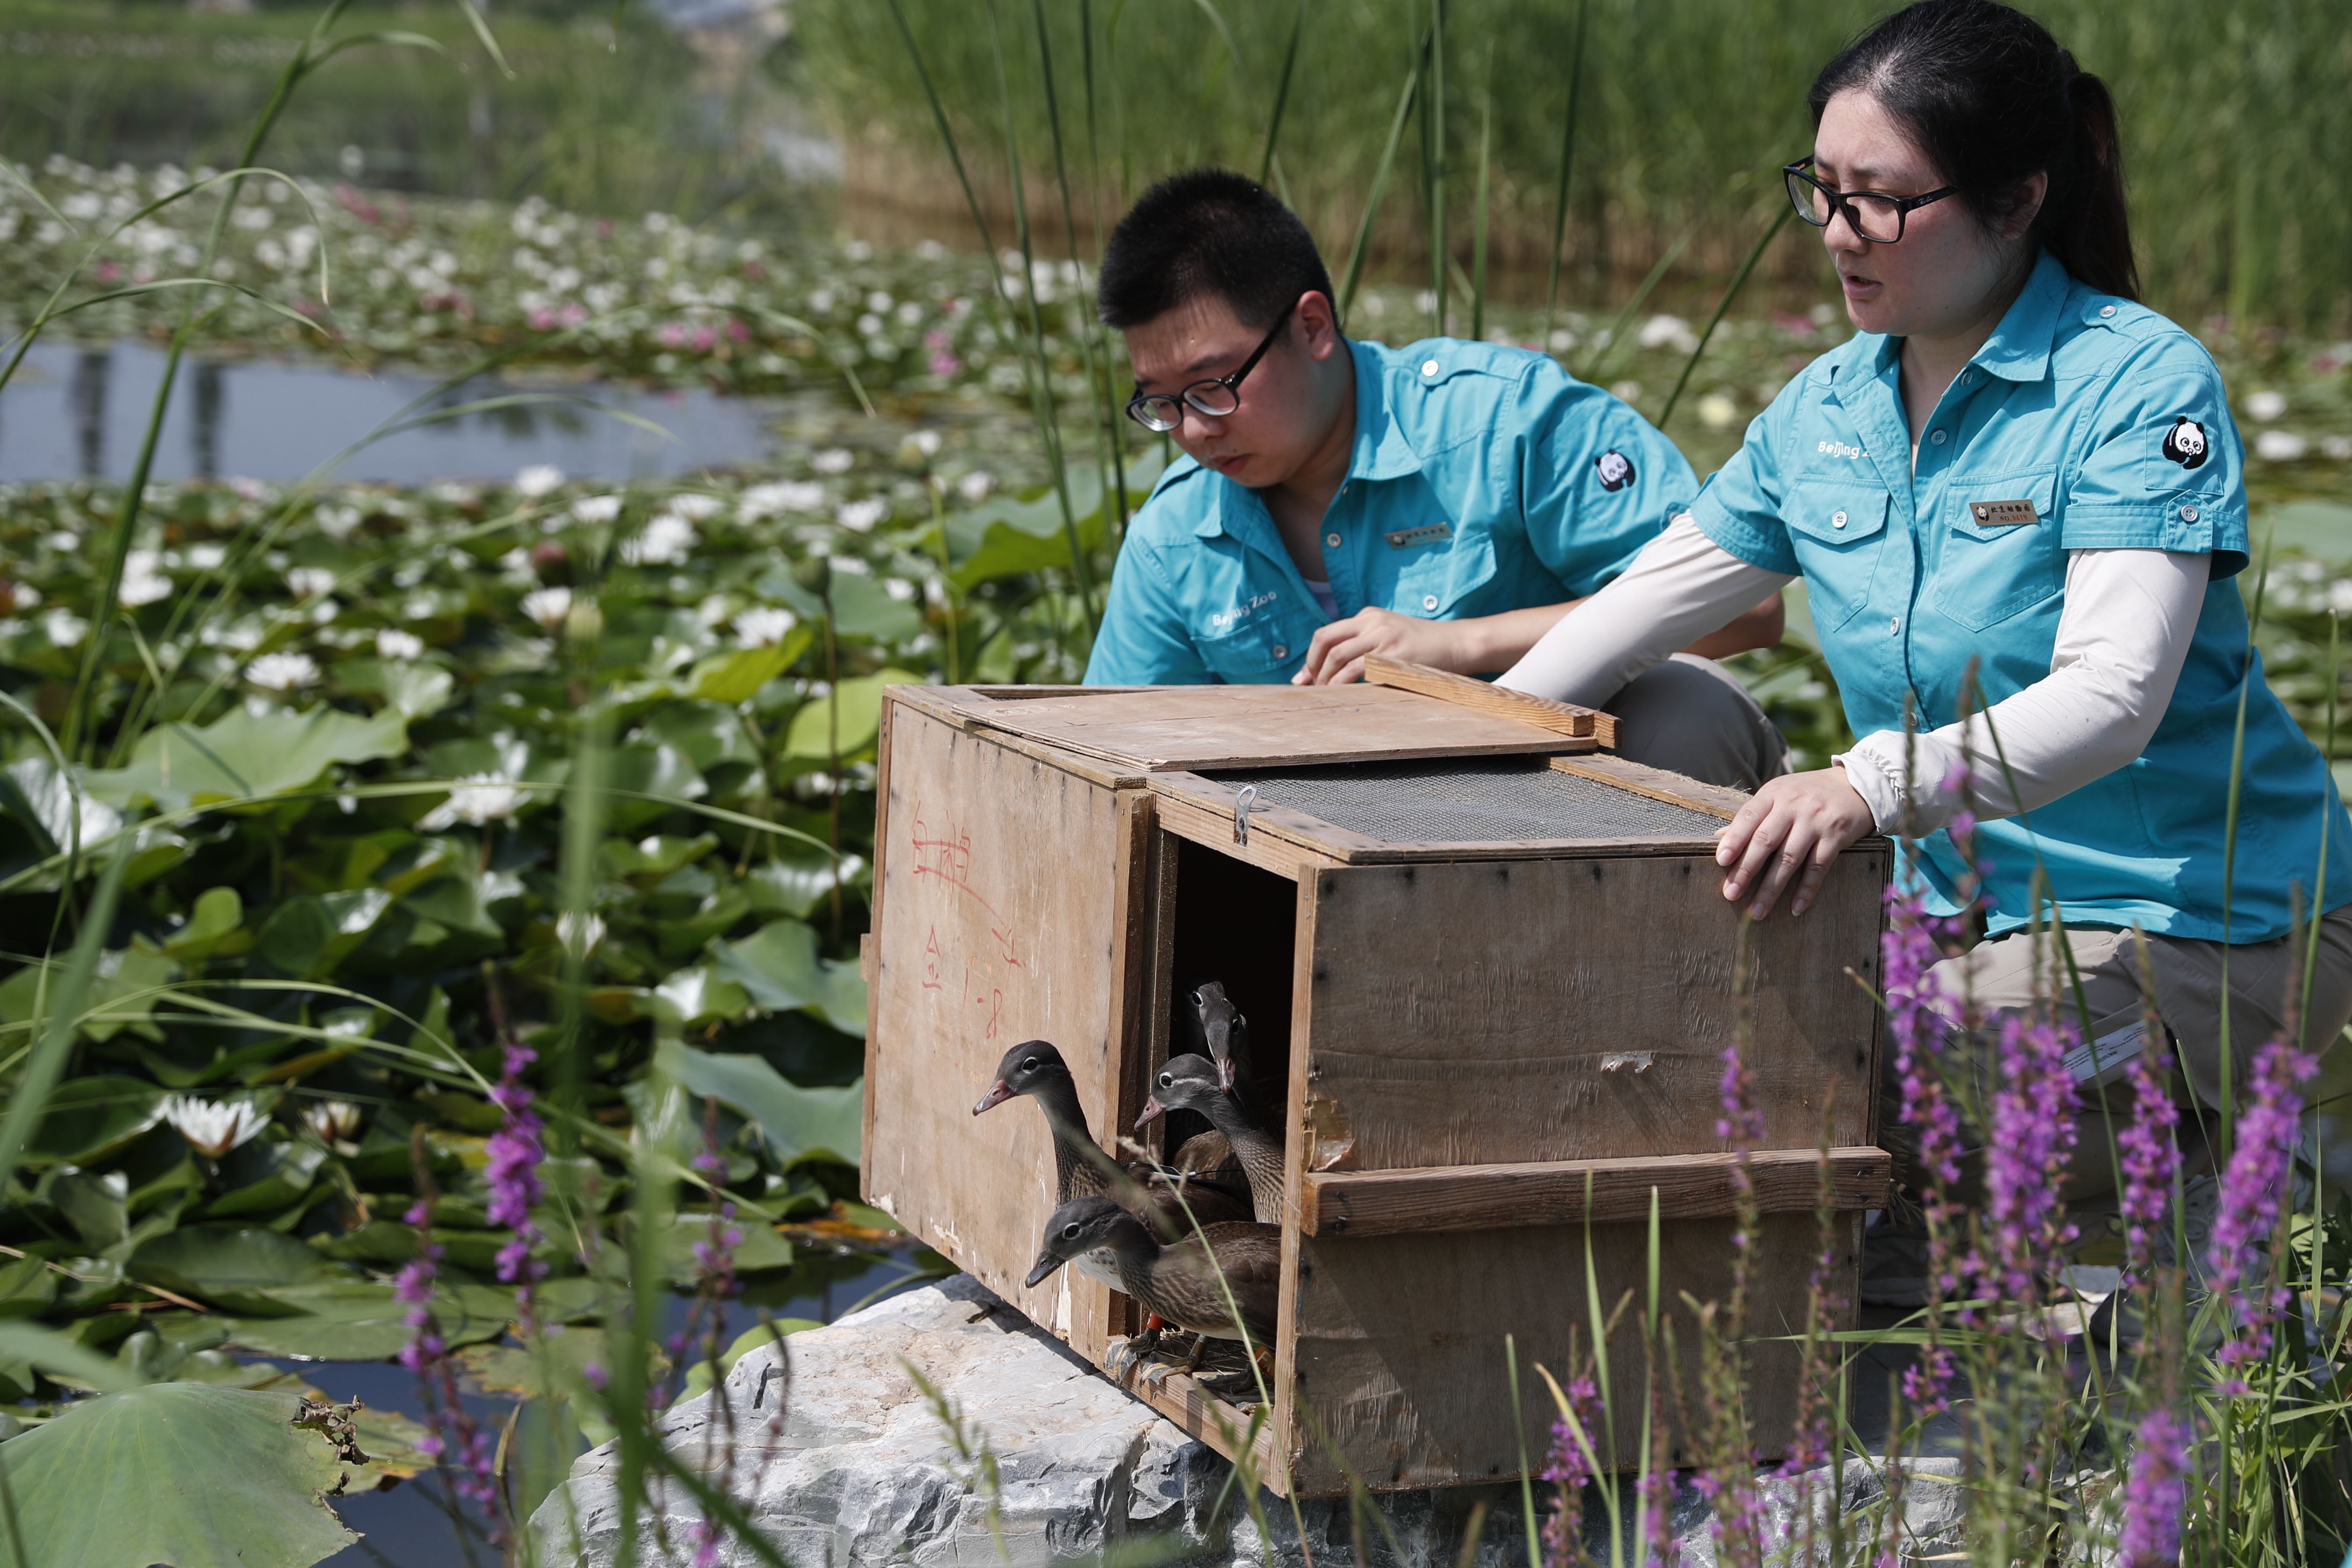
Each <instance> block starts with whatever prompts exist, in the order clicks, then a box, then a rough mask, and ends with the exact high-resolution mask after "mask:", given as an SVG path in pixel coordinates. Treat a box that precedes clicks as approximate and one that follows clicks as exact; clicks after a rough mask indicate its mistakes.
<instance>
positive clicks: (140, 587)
mask: <svg viewBox="0 0 2352 1568" xmlns="http://www.w3.org/2000/svg"><path fill="white" fill-rule="evenodd" d="M161 565H162V558H161V557H160V556H158V555H157V554H156V553H155V552H153V551H152V550H134V551H132V552H131V553H130V554H128V555H126V556H124V557H123V558H122V587H121V591H120V594H119V595H118V596H119V597H120V598H121V601H122V602H123V603H124V604H126V605H132V606H137V605H152V604H154V603H155V602H157V601H158V600H161V599H168V598H170V597H171V596H172V580H171V579H170V578H169V577H166V576H164V575H163V572H162V570H161Z"/></svg>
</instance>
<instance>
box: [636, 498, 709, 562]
mask: <svg viewBox="0 0 2352 1568" xmlns="http://www.w3.org/2000/svg"><path fill="white" fill-rule="evenodd" d="M697 537H698V536H697V535H696V533H695V531H694V524H692V523H690V522H688V521H686V519H684V518H682V517H680V516H678V515H677V513H676V512H674V511H657V512H656V513H654V515H653V516H652V517H651V518H650V519H648V520H647V521H646V526H645V531H643V532H642V533H640V534H638V535H637V536H636V537H635V539H632V540H630V541H629V542H627V543H626V544H624V545H622V546H621V559H622V560H624V561H625V562H627V563H629V564H630V565H632V566H675V565H677V564H678V563H681V562H683V561H684V560H685V559H686V556H687V552H688V551H689V550H692V549H693V548H694V546H695V542H696V540H697Z"/></svg>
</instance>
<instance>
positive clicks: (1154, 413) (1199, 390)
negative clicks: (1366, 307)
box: [1127, 305, 1294, 431]
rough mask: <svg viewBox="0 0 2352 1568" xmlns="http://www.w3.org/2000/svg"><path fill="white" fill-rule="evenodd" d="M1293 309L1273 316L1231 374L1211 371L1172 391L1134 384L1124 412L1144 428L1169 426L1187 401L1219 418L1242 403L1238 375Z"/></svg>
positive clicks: (1261, 354) (1260, 355)
mask: <svg viewBox="0 0 2352 1568" xmlns="http://www.w3.org/2000/svg"><path fill="white" fill-rule="evenodd" d="M1293 309H1294V307H1292V306H1288V305H1286V306H1284V307H1283V308H1282V314H1281V315H1279V316H1276V318H1275V319H1274V325H1273V327H1272V328H1271V329H1269V330H1268V331H1267V332H1266V334H1265V337H1263V338H1261V339H1260V340H1258V345H1257V347H1255V348H1254V349H1252V350H1250V356H1249V358H1247V359H1245V360H1244V361H1242V367H1241V369H1239V370H1237V371H1235V372H1234V374H1231V375H1213V376H1211V377H1210V378H1209V379H1208V380H1206V381H1196V382H1194V383H1193V384H1192V385H1190V386H1188V387H1186V388H1184V390H1183V391H1181V392H1175V393H1169V392H1154V393H1150V394H1146V393H1145V392H1144V391H1143V389H1142V388H1140V387H1138V388H1137V389H1136V393H1135V395H1134V396H1133V397H1130V398H1129V399H1128V400H1127V416H1128V417H1129V419H1132V420H1134V421H1135V422H1136V423H1137V424H1138V425H1140V426H1143V427H1144V428H1145V429H1146V430H1159V431H1169V430H1173V429H1175V428H1176V426H1179V425H1181V424H1182V423H1184V406H1183V405H1185V404H1188V403H1189V404H1191V405H1192V406H1193V407H1194V408H1196V409H1198V410H1199V411H1200V412H1202V413H1203V414H1205V415H1207V416H1209V417H1210V418H1212V419H1223V417H1224V416H1226V415H1228V414H1231V413H1232V412H1233V411H1234V409H1236V408H1239V407H1240V406H1241V405H1242V377H1244V376H1245V375H1247V374H1249V373H1250V372H1251V371H1253V370H1255V369H1256V368H1257V362H1258V361H1260V360H1262V359H1264V358H1265V351H1266V350H1268V349H1270V348H1272V347H1274V340H1275V339H1276V338H1278V337H1280V336H1282V329H1283V328H1285V327H1286V326H1288V325H1289V324H1290V312H1291V310H1293Z"/></svg>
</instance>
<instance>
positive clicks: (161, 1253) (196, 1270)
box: [130, 1225, 353, 1316]
mask: <svg viewBox="0 0 2352 1568" xmlns="http://www.w3.org/2000/svg"><path fill="white" fill-rule="evenodd" d="M130 1269H131V1277H132V1278H134V1279H143V1280H145V1281H147V1282H148V1283H149V1284H151V1285H161V1286H163V1288H164V1289H167V1290H176V1291H178V1292H180V1293H181V1294H182V1295H184V1296H194V1297H197V1298H199V1299H200V1300H205V1301H209V1302H211V1303H212V1304H213V1305H215V1306H216V1307H220V1308H223V1309H225V1310H228V1311H231V1312H240V1313H252V1314H255V1315H257V1316H258V1315H279V1316H283V1315H289V1314H291V1313H294V1312H299V1311H300V1310H303V1309H302V1308H300V1307H297V1306H289V1305H287V1304H286V1303H285V1302H283V1301H280V1300H275V1299H274V1298H273V1297H272V1296H271V1295H270V1294H269V1292H272V1291H277V1290H283V1289H287V1288H289V1287H291V1286H296V1285H313V1284H323V1283H326V1282H329V1281H333V1280H347V1279H352V1278H353V1276H352V1273H351V1271H350V1270H349V1269H346V1268H342V1267H341V1265H340V1264H337V1263H336V1262H335V1261H334V1260H333V1259H331V1258H322V1257H320V1255H319V1253H318V1252H316V1251H315V1250H313V1249H312V1248H310V1247H306V1246H304V1245H303V1244H302V1243H301V1242H299V1241H297V1240H295V1239H294V1238H293V1237H290V1236H280V1235H278V1233H277V1232H276V1231H274V1230H258V1229H254V1228H251V1227H245V1226H223V1225H198V1226H186V1227H184V1228H183V1229H180V1230H174V1231H170V1232H167V1233H166V1234H164V1235H163V1236H159V1237H153V1238H152V1239H151V1240H148V1241H144V1242H142V1243H141V1244H140V1245H139V1247H138V1249H137V1250H136V1251H134V1252H133V1253H131V1261H130Z"/></svg>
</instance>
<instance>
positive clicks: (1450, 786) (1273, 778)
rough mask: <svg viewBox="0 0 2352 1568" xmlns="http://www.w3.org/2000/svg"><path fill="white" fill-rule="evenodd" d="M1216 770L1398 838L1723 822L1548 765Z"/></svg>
mask: <svg viewBox="0 0 2352 1568" xmlns="http://www.w3.org/2000/svg"><path fill="white" fill-rule="evenodd" d="M1215 777H1216V778H1217V781H1218V782H1219V783H1221V784H1231V785H1234V787H1236V788H1239V787H1241V786H1243V785H1248V784H1254V785H1255V786H1256V788H1257V798H1258V801H1259V803H1260V804H1262V805H1281V806H1287V807H1289V808H1290V809H1291V810H1293V811H1298V812H1304V813H1305V814H1306V815H1307V816H1311V817H1314V818H1315V819H1316V820H1317V821H1318V822H1328V823H1329V824H1330V825H1331V826H1334V827H1340V828H1345V829H1347V830H1348V831H1349V832H1351V833H1360V834H1363V835H1365V836H1366V837H1372V838H1379V839H1383V840H1386V841H1387V842H1389V843H1391V844H1494V843H1514V842H1535V841H1539V840H1544V839H1557V838H1700V839H1712V838H1713V837H1715V836H1716V834H1717V831H1719V830H1720V829H1721V828H1722V826H1723V819H1722V818H1721V817H1719V816H1708V815H1706V813H1705V812H1699V811H1692V810H1690V809H1689V808H1687V807H1685V806H1680V805H1674V804H1673V803H1672V802H1669V801H1663V800H1654V799H1652V798H1651V797H1649V796H1648V795H1635V794H1634V793H1633V791H1631V790H1622V789H1619V788H1617V787H1615V786H1614V785H1612V784H1602V783H1601V782H1600V781H1599V780H1597V779H1589V778H1582V777H1579V776H1578V775H1576V774H1574V773H1557V772H1554V771H1553V770H1552V769H1551V768H1549V767H1548V766H1546V765H1544V764H1542V763H1535V764H1533V765H1530V764H1528V763H1520V762H1516V761H1513V762H1483V761H1463V762H1450V763H1360V764H1357V765H1354V766H1350V767H1344V768H1285V769H1282V770H1280V771H1264V772H1256V771H1254V772H1249V773H1239V772H1235V773H1218V774H1216V775H1215Z"/></svg>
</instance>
